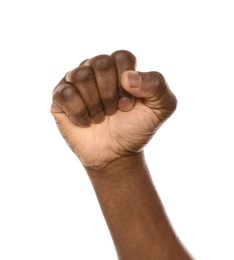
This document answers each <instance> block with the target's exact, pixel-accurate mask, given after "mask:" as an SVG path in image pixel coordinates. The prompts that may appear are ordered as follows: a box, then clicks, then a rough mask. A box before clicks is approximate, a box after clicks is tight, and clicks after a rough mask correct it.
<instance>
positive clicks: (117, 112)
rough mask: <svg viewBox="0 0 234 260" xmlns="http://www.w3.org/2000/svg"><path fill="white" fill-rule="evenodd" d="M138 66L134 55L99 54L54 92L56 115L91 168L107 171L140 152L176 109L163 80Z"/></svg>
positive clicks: (83, 63) (52, 110) (73, 72)
mask: <svg viewBox="0 0 234 260" xmlns="http://www.w3.org/2000/svg"><path fill="white" fill-rule="evenodd" d="M135 65H136V59H135V57H134V55H133V54H132V53H130V52H128V51H123V50H121V51H116V52H114V53H113V54H112V55H110V56H108V55H99V56H96V57H94V58H91V59H88V60H86V61H84V62H82V63H81V65H80V66H79V67H77V68H75V69H74V70H72V71H70V72H68V73H67V74H66V75H65V77H64V78H63V79H62V80H61V82H60V83H59V84H58V85H57V86H56V87H55V89H54V92H53V103H52V107H51V113H52V115H53V116H54V118H55V120H56V122H57V125H58V127H59V129H60V131H61V134H62V135H63V137H64V139H65V140H66V141H67V143H68V145H69V146H70V147H71V149H72V150H73V151H74V152H75V154H76V155H77V156H78V157H79V159H80V160H81V162H82V164H83V165H84V166H85V167H91V168H96V167H98V168H100V167H105V166H106V165H108V164H109V163H111V162H113V161H115V160H118V159H119V158H122V157H126V156H130V155H134V154H136V153H138V152H140V151H141V150H142V148H143V147H144V146H145V145H146V144H147V143H148V141H149V140H150V138H151V137H152V136H153V134H154V133H155V132H156V130H157V129H158V128H159V126H160V125H161V124H162V123H163V122H164V121H165V120H166V119H167V118H168V117H169V116H170V115H171V114H172V113H173V111H174V110H175V108H176V104H177V101H176V98H175V96H174V95H173V93H172V92H171V91H170V89H169V87H168V85H167V83H166V82H165V80H164V78H163V76H162V75H161V74H160V73H158V72H147V73H143V72H136V71H135Z"/></svg>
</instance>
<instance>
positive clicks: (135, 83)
mask: <svg viewBox="0 0 234 260" xmlns="http://www.w3.org/2000/svg"><path fill="white" fill-rule="evenodd" d="M127 77H128V81H129V85H130V87H131V88H139V87H140V86H141V84H142V78H141V76H140V75H139V74H138V73H137V72H136V71H129V72H128V75H127Z"/></svg>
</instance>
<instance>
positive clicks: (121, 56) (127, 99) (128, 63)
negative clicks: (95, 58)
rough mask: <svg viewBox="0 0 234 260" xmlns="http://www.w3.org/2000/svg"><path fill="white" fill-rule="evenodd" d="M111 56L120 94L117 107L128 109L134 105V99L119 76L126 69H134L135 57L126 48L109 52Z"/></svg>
mask: <svg viewBox="0 0 234 260" xmlns="http://www.w3.org/2000/svg"><path fill="white" fill-rule="evenodd" d="M111 57H112V58H113V59H114V60H115V63H116V66H117V71H118V89H119V95H120V101H119V109H120V110H123V111H128V110H130V109H132V107H133V106H134V103H135V99H134V98H132V96H131V94H130V93H128V92H127V91H126V90H125V89H124V88H123V87H122V85H121V76H122V74H123V72H124V71H126V70H135V68H136V57H135V56H134V55H133V54H132V53H131V52H129V51H126V50H119V51H116V52H114V53H112V54H111Z"/></svg>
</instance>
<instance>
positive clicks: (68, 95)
mask: <svg viewBox="0 0 234 260" xmlns="http://www.w3.org/2000/svg"><path fill="white" fill-rule="evenodd" d="M76 93H77V91H76V89H75V88H74V87H73V86H72V85H69V84H63V85H61V86H60V88H59V90H58V91H56V93H55V95H54V98H57V99H60V100H61V101H63V102H68V101H70V100H71V99H73V98H74V97H75V95H76Z"/></svg>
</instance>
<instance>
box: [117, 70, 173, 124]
mask: <svg viewBox="0 0 234 260" xmlns="http://www.w3.org/2000/svg"><path fill="white" fill-rule="evenodd" d="M121 84H122V87H123V88H124V89H125V90H126V91H127V92H128V93H129V94H131V95H132V96H134V97H136V98H140V99H142V101H143V103H144V104H145V105H146V106H147V107H149V108H151V109H153V110H154V112H156V113H157V116H158V117H159V118H160V119H161V120H162V121H164V120H165V119H167V118H168V117H169V116H170V115H171V114H172V113H173V112H174V111H175V109H176V105H177V99H176V97H175V95H174V94H173V93H172V91H171V90H170V88H169V86H168V85H167V83H166V81H165V79H164V77H163V75H162V74H160V73H159V72H136V71H131V70H127V71H125V72H124V73H123V74H122V77H121Z"/></svg>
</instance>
